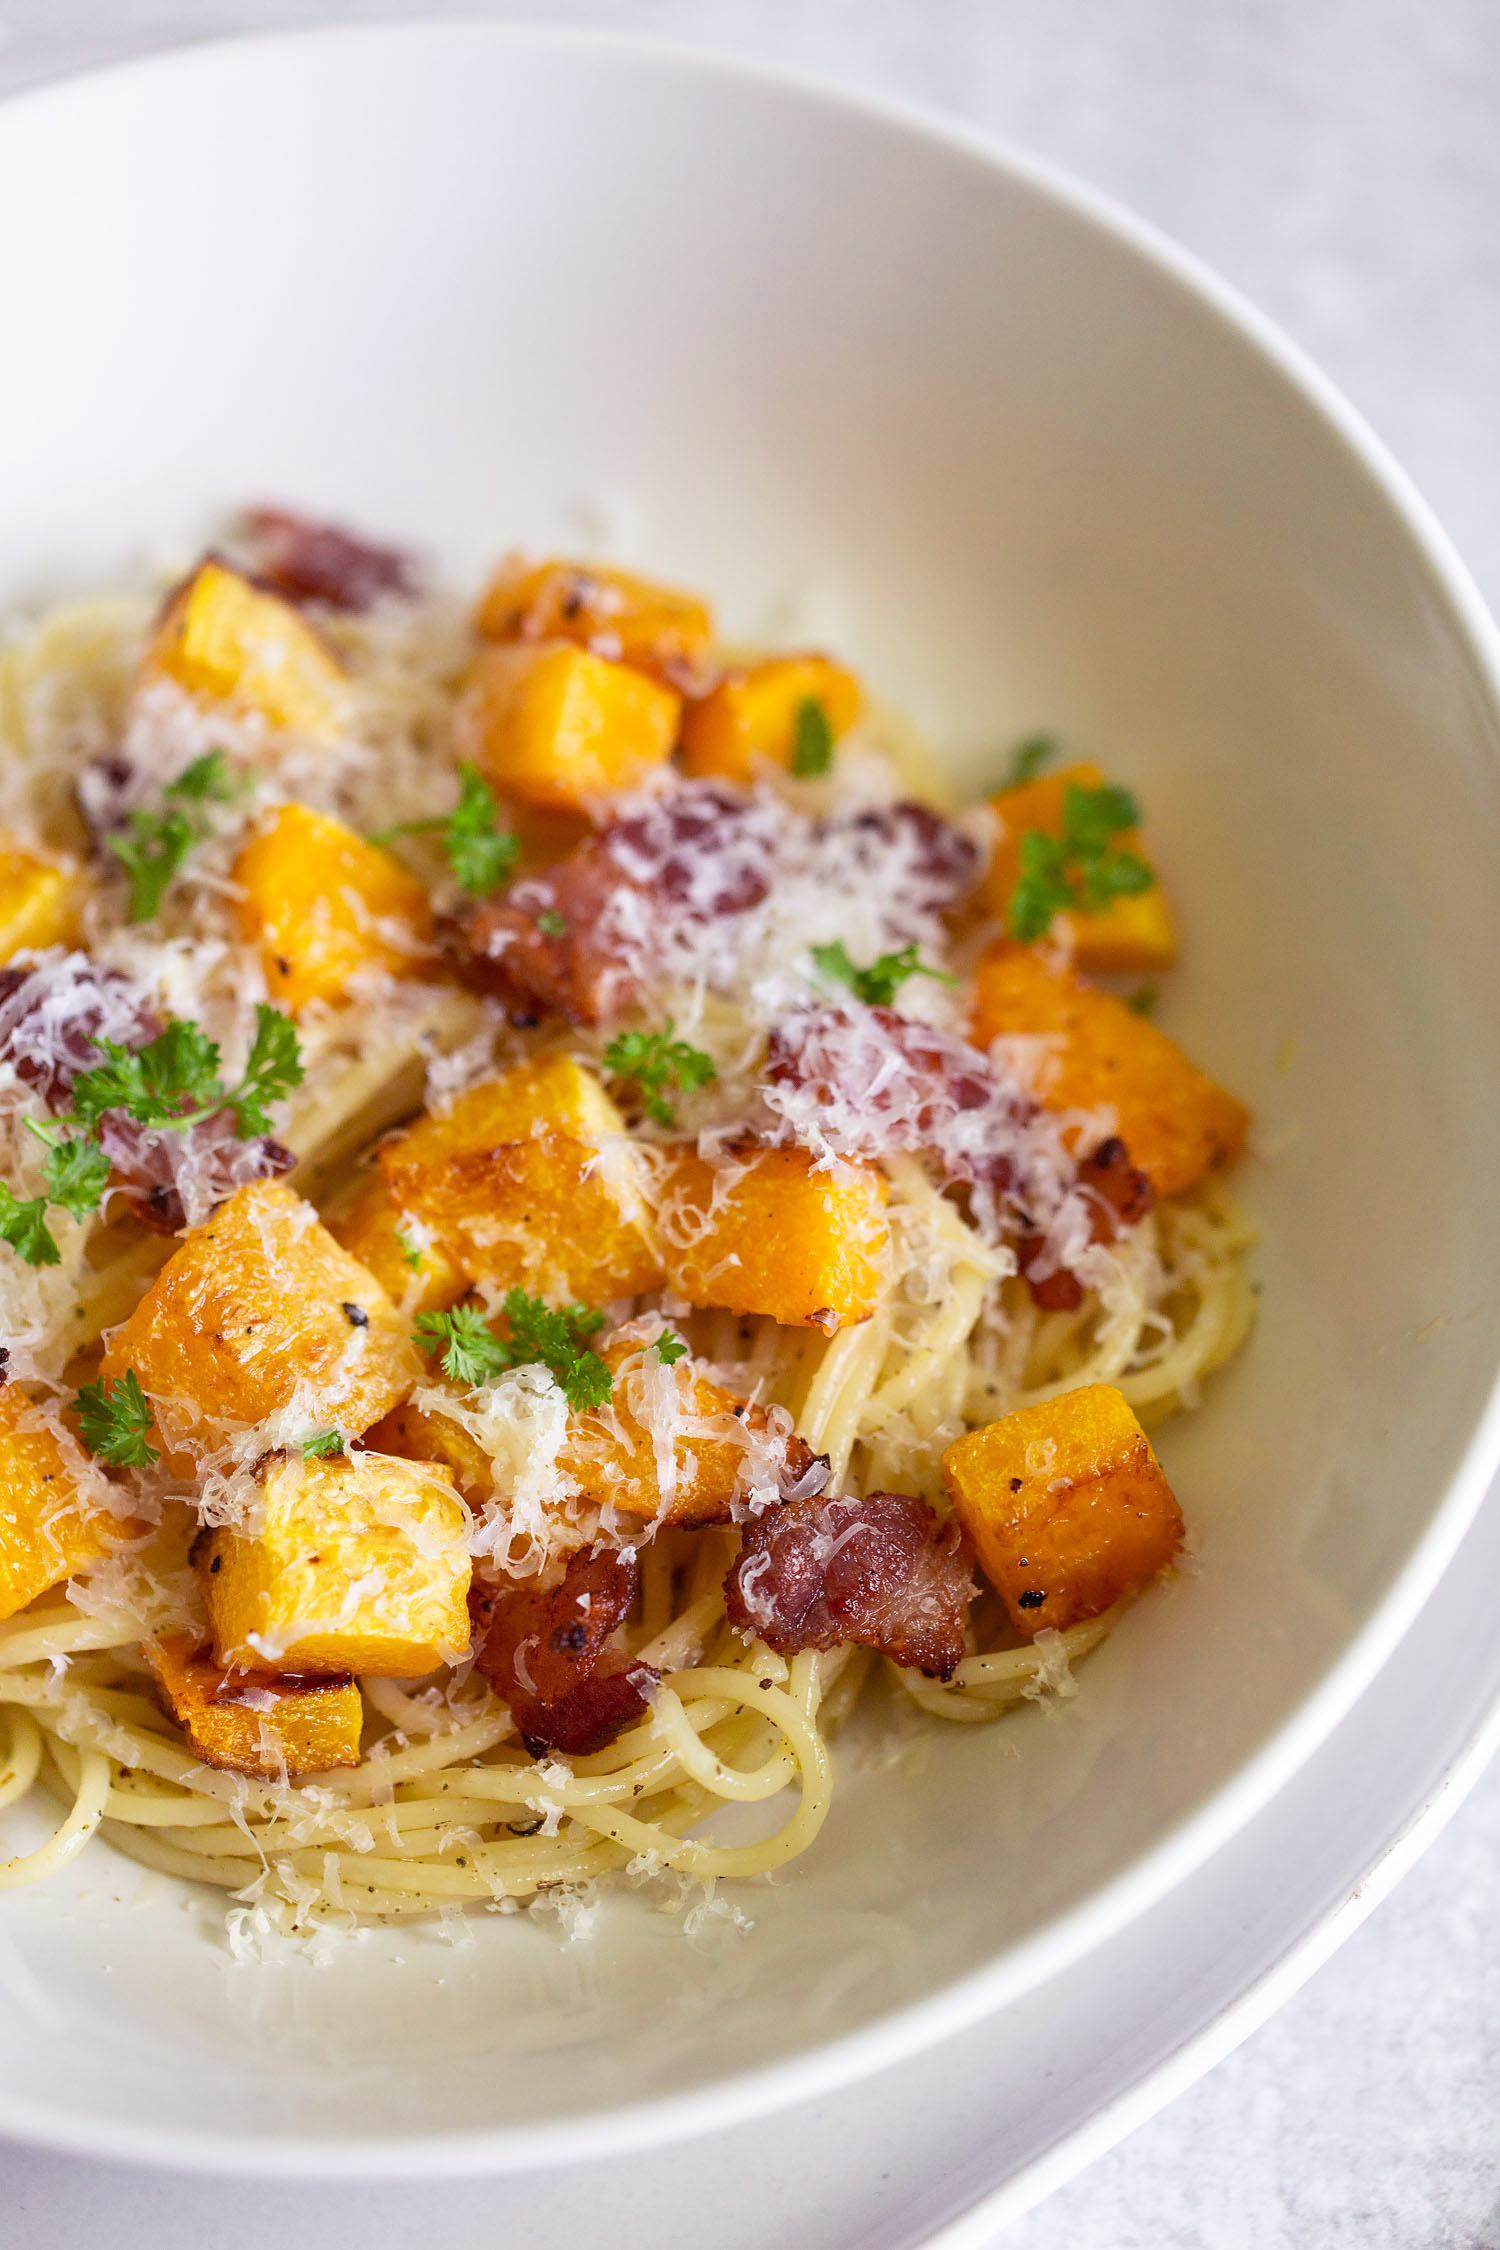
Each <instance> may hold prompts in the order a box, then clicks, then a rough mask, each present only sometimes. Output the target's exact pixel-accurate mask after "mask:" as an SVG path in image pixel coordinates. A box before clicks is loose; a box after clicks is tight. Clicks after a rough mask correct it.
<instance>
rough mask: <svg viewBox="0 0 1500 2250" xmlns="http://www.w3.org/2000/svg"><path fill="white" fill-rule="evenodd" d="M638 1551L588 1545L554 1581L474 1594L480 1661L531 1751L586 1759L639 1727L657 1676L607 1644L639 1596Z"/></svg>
mask: <svg viewBox="0 0 1500 2250" xmlns="http://www.w3.org/2000/svg"><path fill="white" fill-rule="evenodd" d="M635 1581H636V1561H635V1556H634V1555H633V1554H632V1553H631V1552H630V1550H629V1549H628V1548H627V1549H624V1550H617V1549H615V1548H612V1547H585V1548H583V1549H582V1551H581V1552H580V1553H578V1554H576V1555H575V1556H574V1557H573V1559H572V1561H571V1562H570V1563H569V1564H568V1567H567V1570H566V1572H565V1573H564V1575H563V1580H562V1584H561V1585H560V1586H554V1587H552V1588H550V1589H547V1588H544V1587H540V1586H537V1585H535V1584H534V1583H531V1584H528V1583H527V1582H525V1581H511V1582H509V1583H507V1584H505V1585H503V1586H498V1587H497V1586H480V1585H478V1584H476V1585H475V1586H474V1588H473V1590H472V1591H471V1593H470V1595H469V1611H470V1616H471V1617H472V1620H473V1625H474V1654H475V1662H476V1663H477V1664H478V1666H479V1669H480V1671H481V1672H483V1674H484V1676H485V1678H486V1679H487V1680H488V1681H489V1683H490V1685H491V1687H493V1688H494V1690H495V1692H496V1694H497V1695H500V1696H503V1697H504V1699H505V1701H506V1702H507V1703H508V1704H509V1705H510V1708H511V1715H512V1717H513V1718H514V1719H515V1722H516V1725H517V1726H518V1727H519V1728H520V1730H521V1740H522V1741H523V1742H524V1743H525V1745H526V1747H527V1749H528V1750H529V1751H530V1752H531V1754H532V1756H533V1757H540V1756H541V1755H542V1753H543V1752H544V1751H548V1750H564V1751H567V1752H569V1753H570V1754H571V1755H573V1756H575V1757H586V1756H587V1755H588V1753H589V1752H590V1751H592V1750H602V1749H603V1748H604V1745H605V1744H606V1743H607V1742H613V1741H614V1739H615V1736H616V1735H617V1734H620V1733H622V1732H623V1731H624V1729H625V1728H626V1727H628V1726H633V1725H634V1724H635V1722H636V1720H637V1719H639V1718H641V1717H642V1715H643V1714H644V1712H645V1710H646V1700H647V1699H646V1690H647V1689H649V1688H650V1687H652V1686H654V1684H655V1682H656V1680H657V1679H658V1678H659V1676H660V1675H659V1674H658V1673H656V1672H654V1671H653V1670H652V1668H651V1666H650V1665H649V1664H638V1663H636V1662H634V1661H633V1660H632V1659H631V1658H630V1657H628V1656H624V1655H622V1654H621V1652H620V1651H619V1650H618V1649H613V1648H609V1647H607V1646H606V1643H607V1642H608V1640H609V1636H610V1635H611V1633H613V1632H614V1630H615V1628H616V1627H617V1626H618V1625H621V1624H623V1622H624V1620H625V1616H626V1613H627V1611H628V1610H629V1608H630V1604H631V1600H632V1598H633V1596H634V1594H635Z"/></svg>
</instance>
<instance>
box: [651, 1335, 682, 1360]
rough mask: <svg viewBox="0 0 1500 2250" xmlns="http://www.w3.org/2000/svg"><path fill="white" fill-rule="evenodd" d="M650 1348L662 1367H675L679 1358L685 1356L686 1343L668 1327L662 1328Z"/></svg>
mask: <svg viewBox="0 0 1500 2250" xmlns="http://www.w3.org/2000/svg"><path fill="white" fill-rule="evenodd" d="M651 1349H652V1350H653V1351H654V1352H655V1354H656V1356H657V1358H658V1359H659V1360H660V1361H661V1363H662V1366H663V1367H675V1366H676V1365H677V1362H678V1361H679V1360H680V1359H686V1358H687V1345H686V1344H685V1343H684V1342H683V1340H682V1338H681V1337H680V1336H678V1335H675V1334H674V1333H673V1331H672V1330H671V1329H670V1328H664V1329H663V1330H662V1332H661V1334H660V1335H659V1336H658V1337H657V1339H656V1342H655V1343H654V1344H653V1345H652V1347H651Z"/></svg>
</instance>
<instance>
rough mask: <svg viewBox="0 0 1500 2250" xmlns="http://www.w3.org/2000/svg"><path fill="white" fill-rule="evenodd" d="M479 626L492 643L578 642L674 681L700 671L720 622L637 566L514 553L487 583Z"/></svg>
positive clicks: (673, 683) (477, 614) (477, 619)
mask: <svg viewBox="0 0 1500 2250" xmlns="http://www.w3.org/2000/svg"><path fill="white" fill-rule="evenodd" d="M474 630H475V632H476V633H478V634H479V636H480V638H481V639H482V640H487V641H573V642H575V643H576V645H577V646H578V647H579V648H586V649H588V650H589V651H590V652H591V653H592V654H593V655H595V656H602V657H606V658H609V659H612V660H613V661H614V662H616V663H619V664H630V665H633V666H634V667H635V668H636V670H637V671H640V672H649V673H650V674H651V675H652V677H653V678H654V679H658V680H662V681H665V682H666V683H667V684H668V685H669V686H676V685H680V684H681V682H682V681H683V679H685V678H686V679H691V678H692V677H693V676H694V675H695V674H696V673H697V671H698V669H699V668H700V666H701V665H702V663H703V660H704V658H705V657H706V656H707V654H708V650H709V646H710V644H711V642H712V640H713V631H714V627H713V616H712V613H711V611H710V610H709V609H708V607H707V605H706V604H705V603H703V602H700V601H699V600H697V599H696V597H695V596H694V595H692V594H681V593H678V592H677V591H676V590H675V589H674V588H673V587H671V586H659V585H657V584H656V583H655V581H654V580H652V579H649V578H637V577H636V576H635V574H634V572H633V571H628V570H613V569H610V568H608V567H606V566H603V565H601V564H598V563H574V562H561V561H557V560H553V561H548V562H539V563H534V562H528V561H527V559H526V557H525V556H524V555H508V556H507V557H506V559H505V561H504V562H503V563H502V564H501V565H500V568H499V570H498V571H497V572H496V573H495V576H494V577H493V578H492V579H491V581H490V583H489V585H488V586H487V587H486V588H485V592H484V596H483V598H482V600H481V601H480V604H479V608H478V609H477V611H476V612H475V616H474Z"/></svg>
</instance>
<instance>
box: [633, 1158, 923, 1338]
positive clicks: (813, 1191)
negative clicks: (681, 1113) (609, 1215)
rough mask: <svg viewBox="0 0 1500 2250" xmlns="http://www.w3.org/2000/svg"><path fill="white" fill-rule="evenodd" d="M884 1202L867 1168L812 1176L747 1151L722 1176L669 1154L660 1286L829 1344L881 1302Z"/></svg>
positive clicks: (878, 1179) (794, 1162) (661, 1198)
mask: <svg viewBox="0 0 1500 2250" xmlns="http://www.w3.org/2000/svg"><path fill="white" fill-rule="evenodd" d="M888 1192H889V1191H888V1190H887V1187H886V1183H885V1180H884V1179H883V1177H882V1176H881V1174H880V1173H879V1172H877V1171H876V1170H874V1168H873V1167H872V1166H870V1165H867V1164H835V1165H832V1166H829V1167H826V1168H821V1169H820V1168H819V1167H818V1166H817V1165H816V1164H815V1163H814V1161H813V1158H812V1157H811V1156H810V1155H809V1154H808V1152H807V1151H806V1150H805V1149H797V1148H791V1149H788V1148H766V1149H759V1148H746V1149H744V1150H742V1151H740V1152H737V1153H732V1154H731V1156H730V1158H729V1161H728V1162H727V1163H726V1164H725V1165H724V1166H723V1167H722V1168H721V1167H716V1166H714V1165H711V1164H709V1163H707V1162H706V1161H705V1160H704V1158H703V1157H701V1156H700V1155H699V1154H698V1152H697V1150H696V1149H695V1148H691V1147H687V1148H673V1149H670V1150H668V1151H667V1152H666V1155H665V1158H664V1160H663V1163H662V1168H661V1173H660V1178H659V1185H658V1205H657V1223H658V1227H659V1230H660V1236H661V1242H662V1257H663V1261H664V1263H665V1266H666V1271H667V1283H668V1286H669V1287H670V1288H672V1289H674V1290H675V1291H676V1293H677V1295H678V1296H679V1297H685V1298H686V1299H687V1301H688V1303H689V1304H690V1305H717V1306H720V1307H722V1308H723V1309H725V1310H726V1311H729V1312H737V1313H765V1314H768V1315H769V1316H770V1318H771V1319H772V1320H777V1321H780V1322H781V1324H782V1325H783V1327H787V1328H821V1329H824V1330H825V1331H826V1332H827V1333H828V1334H829V1335H832V1333H833V1331H834V1330H835V1329H837V1328H847V1327H849V1326H850V1325H851V1324H852V1323H853V1322H855V1321H860V1320H867V1319H868V1318H869V1316H870V1314H871V1313H872V1312H873V1311H874V1310H875V1307H876V1306H877V1305H878V1304H879V1302H880V1300H881V1298H882V1297H883V1296H884V1295H885V1292H886V1287H887V1276H888V1269H889V1258H888V1251H889V1245H890V1236H889V1229H888V1227H887V1225H886V1219H885V1210H884V1206H885V1203H886V1199H887V1195H888Z"/></svg>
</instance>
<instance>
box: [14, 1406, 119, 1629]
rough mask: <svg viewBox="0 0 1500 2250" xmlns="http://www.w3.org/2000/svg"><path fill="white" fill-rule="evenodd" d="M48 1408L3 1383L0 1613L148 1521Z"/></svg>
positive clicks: (83, 1565)
mask: <svg viewBox="0 0 1500 2250" xmlns="http://www.w3.org/2000/svg"><path fill="white" fill-rule="evenodd" d="M110 1498H111V1488H110V1486H109V1484H108V1482H107V1481H106V1479H105V1477H104V1476H103V1474H102V1472H101V1471H100V1470H99V1469H97V1468H96V1467H95V1465H94V1463H93V1462H92V1461H91V1460H90V1459H89V1458H88V1455H87V1454H86V1453H84V1452H83V1450H82V1448H81V1447H80V1446H79V1445H78V1444H77V1442H76V1440H75V1439H74V1438H73V1436H72V1434H71V1432H70V1431H69V1430H67V1429H66V1428H65V1427H64V1425H63V1423H62V1422H61V1421H60V1420H59V1419H58V1417H57V1415H56V1413H55V1412H54V1411H53V1409H52V1408H50V1407H45V1406H38V1405H36V1404H34V1403H33V1401H32V1400H31V1399H29V1398H28V1397H27V1395H26V1393H25V1392H24V1391H23V1390H22V1389H21V1387H20V1385H19V1384H18V1383H0V1617H14V1615H15V1614H16V1611H17V1610H19V1609H25V1608H26V1606H27V1604H28V1603H30V1602H34V1601H35V1600H36V1598H37V1596H38V1594H45V1593H46V1591H47V1588H48V1587H49V1586H60V1585H61V1584H62V1582H63V1580H64V1579H67V1578H73V1577H76V1576H77V1574H78V1573H79V1571H81V1570H86V1569H87V1568H88V1566H89V1564H90V1563H93V1562H97V1561H98V1560H99V1558H100V1556H101V1555H105V1554H108V1552H109V1550H110V1548H111V1547H113V1546H115V1545H117V1544H118V1543H119V1542H120V1541H121V1540H122V1539H128V1538H130V1537H131V1536H132V1535H133V1534H135V1533H136V1532H137V1531H139V1530H140V1529H141V1528H142V1527H141V1526H139V1525H137V1524H134V1523H131V1522H130V1521H128V1520H127V1519H126V1518H125V1517H124V1515H123V1514H121V1515H116V1514H114V1513H112V1511H111V1508H110Z"/></svg>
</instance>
